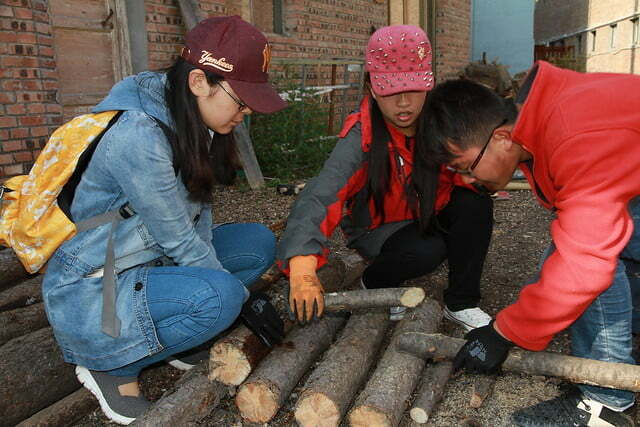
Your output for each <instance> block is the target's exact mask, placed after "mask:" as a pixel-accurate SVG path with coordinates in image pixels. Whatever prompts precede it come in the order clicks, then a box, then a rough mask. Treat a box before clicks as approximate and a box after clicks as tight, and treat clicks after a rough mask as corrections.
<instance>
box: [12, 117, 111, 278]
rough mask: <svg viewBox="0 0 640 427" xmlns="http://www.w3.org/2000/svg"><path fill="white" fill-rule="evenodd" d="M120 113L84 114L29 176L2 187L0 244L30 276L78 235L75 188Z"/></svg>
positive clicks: (54, 139) (64, 129)
mask: <svg viewBox="0 0 640 427" xmlns="http://www.w3.org/2000/svg"><path fill="white" fill-rule="evenodd" d="M120 113H121V112H120V111H105V112H102V113H97V114H85V115H82V116H79V117H76V118H74V119H73V120H71V121H69V122H67V123H65V124H64V125H62V126H60V127H59V128H58V129H56V131H55V132H54V133H53V134H52V135H51V137H50V138H49V141H48V142H47V144H46V145H45V146H44V148H43V150H42V152H41V153H40V155H39V156H38V158H37V160H36V162H35V163H34V165H33V167H32V168H31V171H30V172H29V175H20V176H16V177H13V178H10V179H9V180H7V181H6V182H4V183H3V184H2V186H0V244H2V245H4V246H9V247H10V248H12V249H13V250H14V251H15V253H16V255H17V257H18V259H20V262H21V263H22V265H24V267H25V269H26V270H27V271H28V272H29V273H36V272H38V271H39V270H41V269H43V267H44V266H45V265H46V263H47V261H48V260H49V258H50V257H51V256H52V255H53V253H54V252H55V250H56V249H57V248H58V247H59V246H60V245H61V244H62V243H64V242H65V241H66V240H68V239H70V238H71V237H73V236H74V235H75V234H76V233H77V232H78V227H77V224H75V223H74V222H73V221H72V220H71V219H70V217H71V215H70V213H69V210H70V208H71V201H72V200H73V194H74V193H75V187H76V186H77V185H78V182H79V181H80V176H81V175H82V172H83V171H84V170H85V169H86V167H87V164H88V163H89V160H90V158H91V155H92V154H93V151H95V148H96V147H97V144H98V142H99V140H100V138H101V137H102V135H103V134H104V133H105V132H106V130H107V129H108V128H109V127H110V126H111V125H112V124H113V123H115V122H116V120H117V119H118V117H119V116H120ZM104 222H106V221H104ZM104 222H103V223H104ZM92 225H93V226H97V225H99V224H98V223H96V222H95V221H94V222H93V223H92Z"/></svg>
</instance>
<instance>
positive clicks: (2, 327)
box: [0, 302, 49, 345]
mask: <svg viewBox="0 0 640 427" xmlns="http://www.w3.org/2000/svg"><path fill="white" fill-rule="evenodd" d="M48 325H49V321H48V320H47V315H46V314H45V312H44V304H43V303H41V302H40V303H38V304H33V305H29V306H27V307H23V308H16V309H15V310H11V311H3V312H1V313H0V345H2V344H4V343H6V342H7V341H9V340H11V339H13V338H16V337H21V336H23V335H27V334H29V333H31V332H33V331H37V330H38V329H42V328H44V327H46V326H48Z"/></svg>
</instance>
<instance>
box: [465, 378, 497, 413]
mask: <svg viewBox="0 0 640 427" xmlns="http://www.w3.org/2000/svg"><path fill="white" fill-rule="evenodd" d="M495 383H496V377H495V376H487V375H478V376H476V377H475V378H474V379H473V387H472V390H471V399H469V406H471V407H472V408H479V407H481V406H482V404H483V403H484V400H485V399H486V398H487V397H489V395H490V394H491V391H492V390H493V385H494V384H495Z"/></svg>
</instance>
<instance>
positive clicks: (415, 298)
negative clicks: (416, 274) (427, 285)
mask: <svg viewBox="0 0 640 427" xmlns="http://www.w3.org/2000/svg"><path fill="white" fill-rule="evenodd" d="M424 297H425V293H424V289H422V288H407V290H406V291H405V293H404V294H402V296H401V297H400V303H401V304H402V305H403V306H405V307H409V308H413V307H417V306H418V305H419V304H420V303H421V302H422V301H424Z"/></svg>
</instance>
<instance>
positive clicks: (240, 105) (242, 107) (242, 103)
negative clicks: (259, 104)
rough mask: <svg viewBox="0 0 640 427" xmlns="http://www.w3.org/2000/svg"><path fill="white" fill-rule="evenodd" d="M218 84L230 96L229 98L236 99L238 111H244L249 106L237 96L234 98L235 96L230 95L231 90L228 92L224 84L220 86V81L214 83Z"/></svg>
mask: <svg viewBox="0 0 640 427" xmlns="http://www.w3.org/2000/svg"><path fill="white" fill-rule="evenodd" d="M216 84H217V85H218V86H220V88H221V89H222V90H223V91H225V92H226V93H227V95H229V96H230V97H231V99H233V100H234V101H236V104H238V111H240V112H245V111H246V110H248V109H249V106H248V105H247V104H245V103H244V102H242V101H240V100H239V99H238V98H236V97H235V96H233V95H231V92H229V91H228V90H226V89H225V88H224V86H222V84H221V83H220V82H217V83H216Z"/></svg>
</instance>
